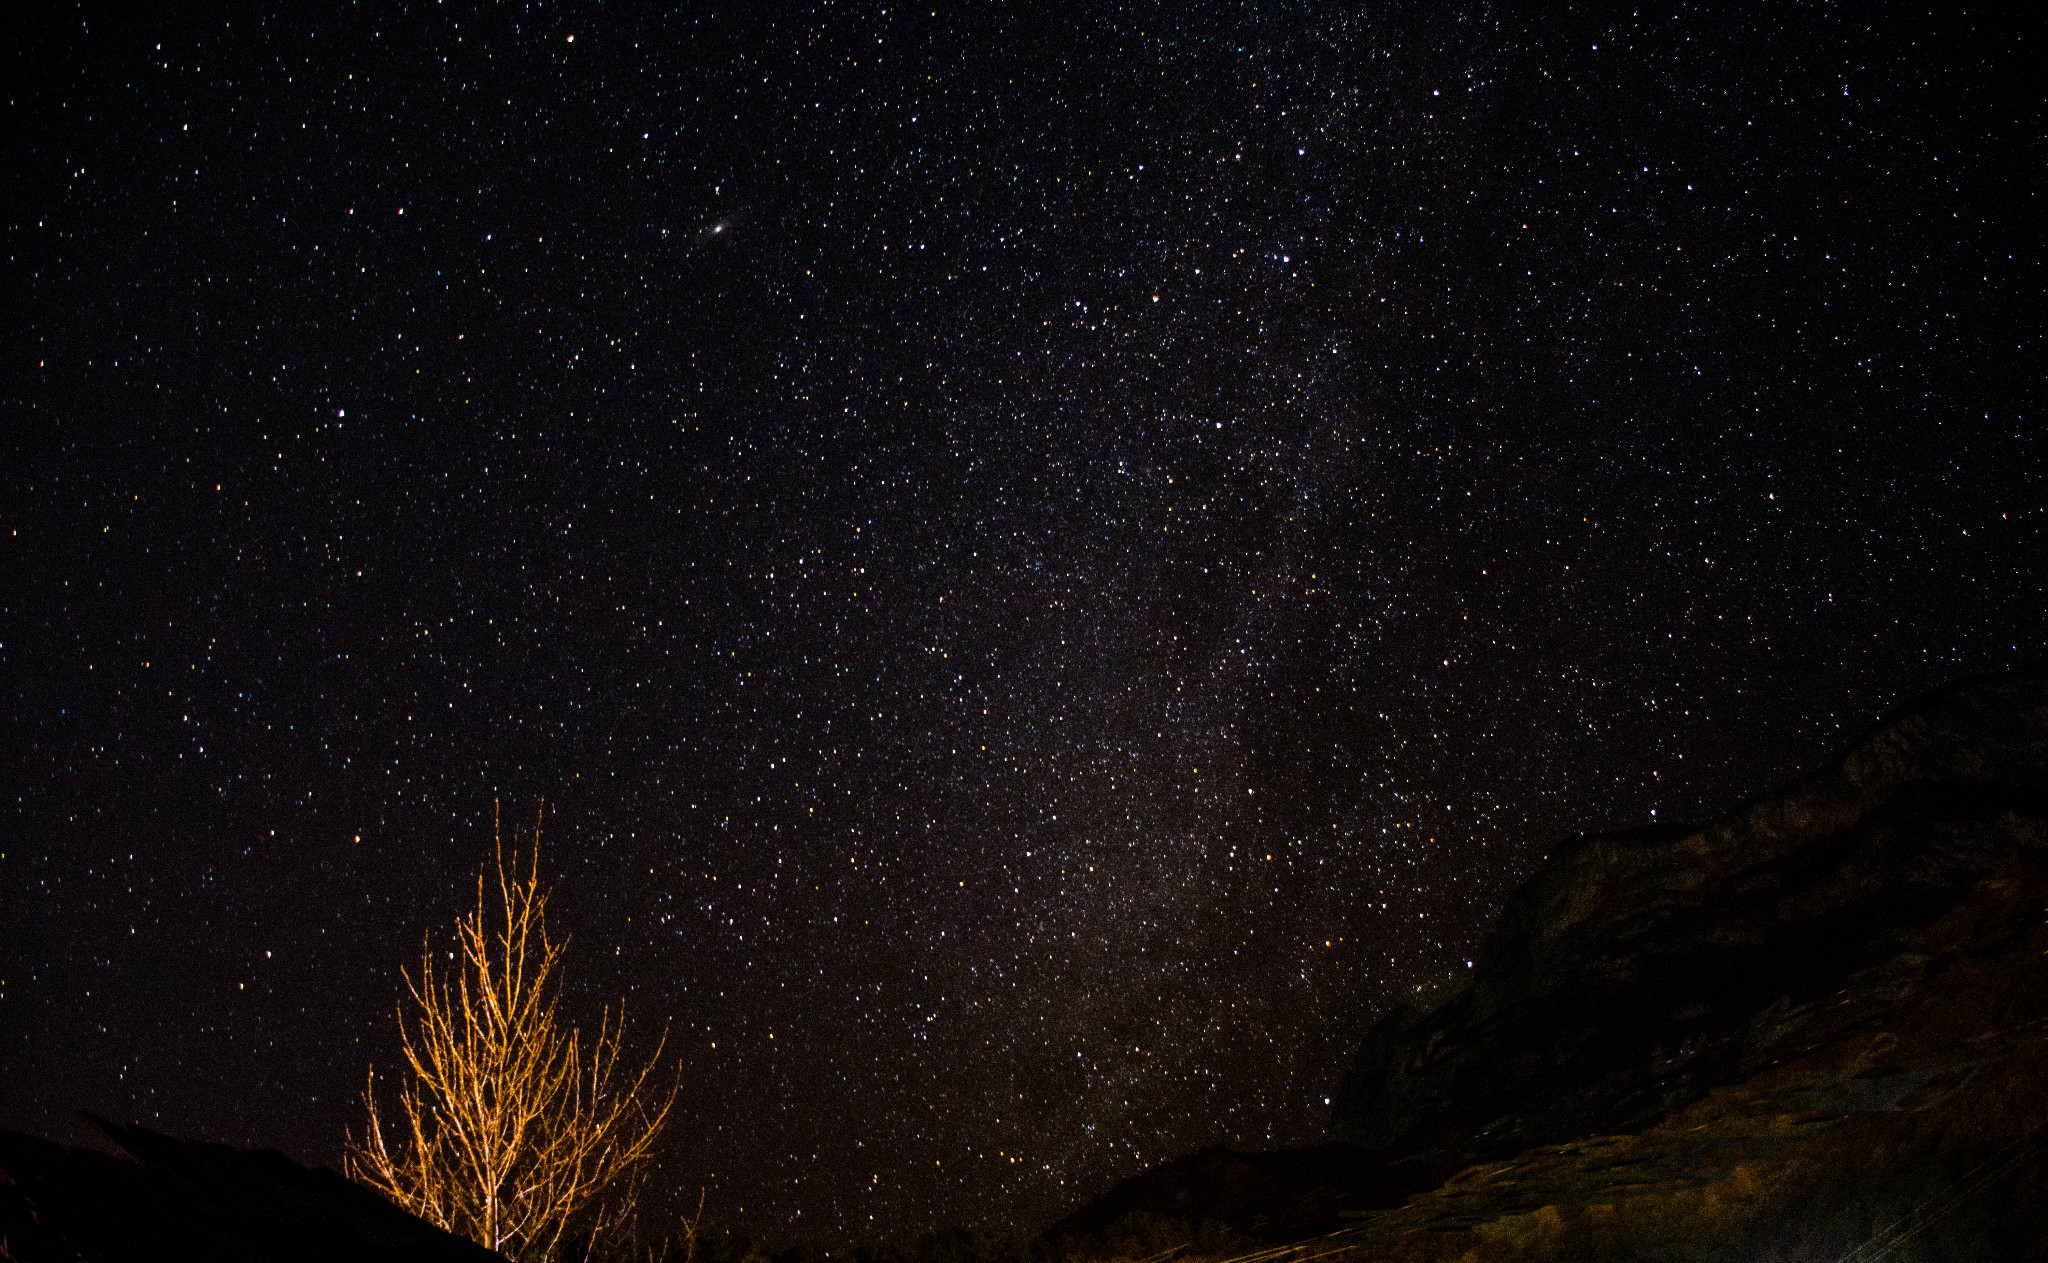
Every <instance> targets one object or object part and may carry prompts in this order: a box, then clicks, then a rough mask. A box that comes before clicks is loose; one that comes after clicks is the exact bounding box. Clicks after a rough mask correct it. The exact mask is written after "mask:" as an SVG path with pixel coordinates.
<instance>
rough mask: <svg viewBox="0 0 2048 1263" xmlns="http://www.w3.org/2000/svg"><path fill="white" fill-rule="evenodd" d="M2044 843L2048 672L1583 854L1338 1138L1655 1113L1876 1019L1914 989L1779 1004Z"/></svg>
mask: <svg viewBox="0 0 2048 1263" xmlns="http://www.w3.org/2000/svg"><path fill="white" fill-rule="evenodd" d="M2029 852H2031V853H2037V854H2038V853H2048V679H2044V677H2043V675H2041V674H2040V673H2031V674H2027V675H2019V676H2007V677H1999V678H1996V679H1989V680H1979V681H1973V682H1970V683H1966V684H1963V685H1960V686H1957V687H1954V688H1951V689H1948V690H1944V691H1943V692H1941V693H1938V694H1936V695H1934V696H1932V697H1929V698H1927V699H1925V700H1923V701H1922V702H1920V703H1919V704H1918V705H1916V706H1914V707H1912V708H1910V709H1909V710H1907V711H1906V712H1905V713H1903V714H1900V715H1898V716H1896V717H1894V718H1893V719H1891V720H1889V721H1887V722H1885V723H1884V724H1882V725H1880V726H1879V727H1878V728H1876V729H1875V730H1874V731H1872V732H1871V733H1870V734H1868V735H1867V736H1866V737H1865V738H1864V739H1863V740H1861V741H1859V742H1857V743H1856V745H1855V746H1854V747H1853V748H1852V749H1851V750H1850V751H1849V753H1848V754H1847V755H1846V756H1845V757H1843V758H1842V759H1841V760H1840V761H1839V762H1838V763H1836V764H1835V765H1834V766H1832V767H1829V768H1827V769H1826V770H1824V771H1822V772H1820V773H1818V774H1816V775H1814V776H1812V777H1809V778H1808V779H1807V780H1805V781H1803V782H1801V783H1800V784H1797V785H1795V786H1793V787H1791V788H1790V789H1788V790H1785V791H1783V792H1780V793H1775V794H1772V795H1769V796H1767V797H1765V798H1763V799H1761V800H1759V801H1757V802H1755V803H1753V804H1752V805H1751V806H1749V807H1748V808H1747V809H1745V810H1742V811H1739V812H1737V813H1736V814H1735V815H1734V816H1733V817H1732V818H1730V819H1728V820H1725V821H1722V822H1721V823H1719V824H1716V825H1713V826H1711V827H1709V828H1706V829H1701V830H1697V831H1691V832H1687V831H1677V830H1674V831H1671V832H1638V833H1626V834H1617V835H1612V836H1607V837H1590V838H1580V839H1577V840H1574V841H1572V842H1570V843H1568V844H1566V845H1565V846H1564V847H1563V848H1562V849H1561V850H1560V852H1559V853H1558V854H1557V855H1556V856H1555V857H1554V858H1553V859H1552V860H1551V862H1550V864H1549V865H1548V866H1547V867H1545V868H1544V869H1543V870H1542V871H1541V872H1539V873H1538V874H1537V875H1536V876H1535V878H1534V879H1532V880H1531V881H1530V882H1529V883H1528V884H1527V885H1525V886H1524V887H1523V888H1522V889H1521V890H1520V891H1518V892H1516V894H1515V896H1514V897H1513V898H1512V899H1511V900H1510V901H1509V904H1508V907H1507V911H1506V913H1505V914H1504V915H1503V917H1502V918H1501V922H1500V925H1499V927H1498V929H1497V930H1496V931H1495V932H1494V934H1493V936H1492V938H1491V940H1490V941H1489V943H1488V944H1487V946H1486V947H1485V949H1484V950H1483V952H1482V954H1481V956H1480V957H1479V959H1478V961H1477V963H1476V968H1475V969H1474V971H1473V973H1474V976H1473V979H1472V982H1471V984H1470V986H1469V987H1468V988H1467V989H1466V990H1465V991H1464V992H1463V993H1462V994H1459V995H1456V996H1453V997H1452V998H1450V999H1449V1000H1448V1001H1447V1002H1445V1003H1443V1004H1440V1005H1438V1006H1437V1007H1436V1008H1435V1009H1434V1010H1433V1011H1430V1012H1428V1013H1418V1012H1414V1011H1399V1012H1396V1013H1394V1014H1392V1015H1390V1016H1389V1017H1387V1018H1386V1019H1384V1020H1383V1021H1381V1022H1380V1024H1379V1025H1378V1026H1377V1027H1376V1028H1375V1029H1374V1030H1373V1031H1372V1033H1371V1035H1370V1036H1369V1037H1368V1038H1367V1040H1366V1044H1365V1047H1364V1049H1363V1050H1362V1051H1361V1052H1360V1054H1359V1056H1358V1059H1357V1061H1356V1063H1355V1064H1354V1066H1353V1068H1352V1070H1351V1072H1350V1073H1349V1074H1348V1075H1347V1076H1346V1077H1345V1080H1344V1082H1343V1085H1342V1086H1341V1088H1340V1089H1339V1093H1338V1096H1337V1098H1336V1102H1335V1106H1334V1109H1333V1111H1332V1118H1331V1125H1332V1129H1333V1131H1334V1132H1335V1133H1336V1135H1337V1136H1338V1137H1339V1138H1341V1139H1344V1140H1348V1141H1350V1142H1352V1143H1354V1144H1357V1145H1359V1146H1361V1147H1363V1148H1366V1149H1368V1150H1374V1151H1381V1152H1387V1151H1394V1152H1404V1153H1440V1154H1442V1155H1443V1156H1444V1157H1446V1158H1454V1159H1461V1160H1466V1161H1472V1160H1479V1159H1482V1158H1487V1157H1497V1156H1501V1155H1505V1154H1511V1153H1515V1152H1518V1151H1520V1150H1522V1149H1525V1148H1527V1147H1529V1146H1531V1145H1540V1144H1550V1143H1555V1142H1558V1141H1563V1140H1568V1139H1570V1138H1572V1137H1575V1136H1580V1135H1584V1134H1587V1133H1589V1132H1599V1131H1613V1130H1624V1129H1630V1128H1633V1127H1639V1126H1643V1125H1646V1124H1648V1123H1651V1122H1654V1121H1655V1120H1657V1119H1658V1118H1661V1117H1663V1116H1664V1115H1666V1114H1668V1113H1670V1112H1671V1111H1672V1110H1673V1109H1675V1108H1677V1107H1679V1106H1681V1105H1684V1104H1686V1103H1687V1102H1689V1101H1691V1100H1693V1099H1696V1098H1698V1097H1699V1096H1701V1095H1703V1094H1704V1093H1705V1092H1706V1091H1707V1090H1708V1089H1709V1088H1712V1087H1714V1086H1717V1085H1719V1084H1724V1083H1728V1082H1732V1081H1735V1080H1737V1079H1740V1078H1743V1077H1746V1075H1747V1073H1749V1072H1752V1071H1754V1070H1755V1069H1757V1068H1760V1067H1762V1066H1764V1065H1767V1064H1771V1063H1773V1062H1774V1061H1780V1060H1783V1059H1785V1058H1786V1057H1789V1056H1792V1055H1795V1054H1796V1053H1798V1052H1800V1051H1803V1050H1805V1049H1806V1048H1808V1047H1810V1046H1812V1045H1813V1044H1814V1042H1815V1041H1816V1040H1825V1039H1833V1038H1840V1037H1841V1036H1843V1035H1845V1034H1846V1033H1848V1032H1849V1031H1851V1030H1853V1029H1856V1028H1858V1027H1867V1026H1868V1025H1869V1024H1870V1023H1872V1022H1878V1021H1881V1020H1882V1019H1883V1016H1884V1013H1885V1012H1886V1009H1887V1003H1886V1002H1887V1000H1888V999H1896V998H1897V997H1896V995H1894V994H1892V993H1893V991H1894V990H1895V988H1896V986H1897V985H1900V980H1898V979H1893V980H1891V981H1890V982H1889V983H1887V982H1882V981H1879V980H1876V979H1866V980H1865V982H1866V985H1865V986H1863V987H1861V988H1858V989H1856V993H1855V994H1854V995H1853V996H1849V997H1845V1003H1844V1004H1843V1005H1840V1006H1837V1007H1836V1008H1834V1009H1832V1010H1830V1012H1829V1014H1828V1016H1827V1017H1826V1018H1825V1019H1808V1020H1805V1021H1786V1020H1784V1015H1785V1014H1786V1013H1787V1012H1788V1011H1789V1010H1791V1009H1793V1008H1795V1007H1798V1006H1802V1005H1805V1004H1807V1003H1808V1002H1810V1001H1812V1000H1815V999H1817V998H1819V997H1823V996H1828V995H1831V994H1833V993H1835V992H1837V991H1839V990H1841V989H1842V988H1843V987H1844V985H1845V984H1847V983H1848V982H1849V981H1850V979H1851V978H1852V977H1853V976H1855V975H1857V974H1858V973H1859V972H1860V971H1863V970H1865V969H1868V968H1869V967H1870V966H1873V965H1876V964H1879V963H1880V962H1885V961H1890V960H1893V959H1894V958H1895V957H1897V956H1898V954H1899V953H1900V951H1901V949H1902V948H1903V947H1904V946H1905V945H1906V944H1907V943H1908V941H1909V940H1911V939H1912V938H1913V936H1914V935H1916V934H1917V933H1919V932H1920V931H1921V930H1923V929H1924V928H1925V927H1927V926H1929V925H1931V924H1933V923H1934V922H1935V921H1936V920H1937V919H1939V918H1940V917H1941V916H1942V915H1943V914H1944V913H1945V912H1947V911H1948V910H1949V909H1950V908H1951V907H1953V906H1954V905H1955V904H1956V903H1957V902H1958V901H1960V900H1961V899H1963V898H1964V897H1965V896H1966V895H1968V894H1969V892H1971V891H1972V890H1973V889H1975V888H1976V887H1977V886H1978V885H1979V884H1980V883H1981V882H1983V881H1984V880H1985V879H1986V878H1987V877H1989V876H1990V875H1991V874H1992V873H1993V872H1995V871H1996V870H1998V869H1999V868H2000V867H2001V866H2003V865H2005V864H2006V863H2008V862H2009V861H2011V860H2012V859H2013V858H2014V857H2015V856H2017V855H2020V854H2022V853H2029ZM1816 1021H1821V1022H1822V1025H1821V1026H1820V1027H1816V1025H1815V1022H1816Z"/></svg>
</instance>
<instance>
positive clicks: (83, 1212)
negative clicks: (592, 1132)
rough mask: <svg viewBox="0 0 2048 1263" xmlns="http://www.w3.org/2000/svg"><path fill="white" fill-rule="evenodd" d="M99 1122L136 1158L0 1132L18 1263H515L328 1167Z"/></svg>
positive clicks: (11, 1257) (3, 1240) (9, 1228)
mask: <svg viewBox="0 0 2048 1263" xmlns="http://www.w3.org/2000/svg"><path fill="white" fill-rule="evenodd" d="M93 1122H94V1123H95V1125H97V1126H98V1127H99V1128H100V1129H101V1130H102V1131H104V1132H105V1133H106V1134H107V1138H108V1139H109V1140H111V1141H113V1142H114V1143H115V1144H116V1145H117V1146H119V1147H120V1149H121V1150H122V1151H123V1153H124V1154H126V1155H127V1156H125V1157H115V1156H113V1155H110V1154H104V1153H96V1152H93V1151H91V1150H87V1149H70V1148H66V1147H64V1146H62V1145H54V1144H50V1143H49V1142H47V1141H42V1140H37V1139H34V1138H32V1137H29V1136H24V1135H21V1134H19V1133H16V1132H10V1131H4V1130H0V1260H6V1261H8V1263H130V1261H131V1260H133V1261H135V1263H141V1261H143V1260H185V1259H191V1260H199V1259H206V1260H214V1261H217V1263H258V1261H261V1263H273V1261H276V1263H282V1261H283V1260H303V1261H305V1263H327V1261H329V1260H332V1261H333V1263H342V1260H365V1261H377V1263H504V1257H503V1256H502V1255H499V1254H496V1253H494V1252H492V1251H490V1250H486V1249H484V1248H483V1247H481V1246H478V1245H475V1244H472V1243H471V1242H468V1241H465V1240H463V1239H462V1238H460V1237H456V1236H453V1235H450V1234H449V1233H446V1232H443V1231H442V1230H441V1229H439V1228H436V1227H434V1226H433V1225H432V1224H429V1223H427V1222H426V1221H424V1220H421V1219H417V1218H414V1217H413V1216H412V1215H409V1214H407V1213H406V1212H404V1211H402V1210H400V1209H398V1207H396V1206H393V1205H392V1204H391V1203H389V1202H387V1201H385V1200H384V1199H383V1198H381V1197H379V1196H378V1195H377V1194H375V1193H373V1192H371V1191H370V1190H368V1189H366V1188H364V1187H362V1186H361V1185H359V1184H355V1183H353V1182H351V1181H349V1180H346V1179H344V1178H342V1177H341V1176H339V1175H337V1174H335V1173H334V1172H333V1171H329V1170H326V1169H325V1168H319V1169H309V1168H306V1167H302V1166H300V1165H299V1164H298V1163H296V1162H293V1161H292V1160H291V1159H290V1158H287V1157H285V1156H284V1155H283V1154H281V1153H276V1152H274V1151H270V1150H258V1151H253V1152H252V1151H249V1150H244V1149H236V1148H234V1147H232V1146H229V1145H218V1144H209V1143H207V1142H204V1141H197V1140H177V1139H173V1138H172V1137H169V1136H164V1135H160V1134H158V1133H156V1132H153V1131H150V1130H149V1129H147V1128H144V1127H120V1126H116V1125H114V1124H111V1123H104V1122H100V1120H98V1119H94V1120H93Z"/></svg>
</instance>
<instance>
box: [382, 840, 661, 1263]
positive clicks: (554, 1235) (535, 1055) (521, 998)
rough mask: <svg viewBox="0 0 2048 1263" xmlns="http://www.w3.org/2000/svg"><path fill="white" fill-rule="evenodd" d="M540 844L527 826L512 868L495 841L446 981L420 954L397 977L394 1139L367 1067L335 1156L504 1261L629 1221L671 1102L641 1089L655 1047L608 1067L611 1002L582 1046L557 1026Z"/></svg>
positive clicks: (612, 1048) (616, 1038) (459, 927)
mask: <svg viewBox="0 0 2048 1263" xmlns="http://www.w3.org/2000/svg"><path fill="white" fill-rule="evenodd" d="M539 841H540V826H539V823H538V821H536V823H535V826H534V846H533V849H532V855H531V856H530V858H529V860H528V862H527V864H526V865H525V868H524V871H523V872H522V871H520V865H519V862H518V857H516V856H515V857H514V859H513V862H512V864H511V865H510V866H509V867H508V866H507V863H506V857H505V853H504V847H503V843H502V839H501V840H500V843H499V847H498V852H497V863H496V877H497V890H496V900H495V904H493V902H492V901H490V900H489V899H487V893H488V890H487V887H486V885H485V882H484V878H483V876H482V875H479V876H478V878H477V904H476V910H475V911H474V912H472V913H471V914H470V915H468V916H466V917H464V918H462V920H460V921H459V922H457V923H456V941H457V945H458V947H459V949H460V955H461V961H460V964H459V965H458V967H457V968H456V970H455V971H454V972H455V977H454V978H453V979H452V980H451V979H449V978H448V977H446V976H445V975H444V974H443V973H442V972H441V971H439V970H437V969H436V967H435V963H434V953H433V951H432V950H431V948H427V949H424V950H423V951H422V954H421V958H420V970H419V976H418V977H417V978H415V977H414V976H413V975H412V974H411V973H408V974H407V975H406V986H407V989H408V993H409V1003H402V1004H401V1005H400V1010H399V1032H400V1037H401V1040H402V1046H403V1048H404V1052H405V1059H406V1064H407V1065H408V1066H409V1067H410V1068H411V1075H410V1076H409V1078H408V1081H407V1082H406V1083H405V1084H404V1085H403V1087H402V1088H401V1089H400V1092H399V1096H398V1105H399V1111H400V1113H401V1114H402V1115H403V1117H404V1131H403V1133H402V1138H401V1139H398V1140H397V1141H396V1142H395V1143H394V1142H392V1141H388V1140H387V1138H386V1133H385V1128H384V1123H383V1119H382V1117H381V1112H380V1111H379V1109H378V1108H377V1102H376V1097H375V1091H376V1071H375V1070H374V1069H373V1070H372V1071H371V1072H370V1081H369V1088H368V1090H367V1092H366V1094H365V1099H366V1101H367V1102H368V1105H369V1122H368V1128H367V1130H366V1133H365V1135H364V1138H363V1140H362V1141H361V1142H360V1143H357V1142H355V1141H354V1140H353V1139H351V1142H350V1146H349V1155H348V1170H349V1174H351V1175H353V1176H354V1177H355V1178H357V1179H359V1180H362V1181H363V1182H364V1183H366V1184H369V1185H370V1186H372V1187H373V1188H376V1189H378V1190H379V1191H380V1192H382V1193H384V1194H385V1195H386V1196H388V1197H390V1198H391V1199H392V1200H393V1201H395V1202H397V1203H398V1204H399V1205H401V1206H403V1207H405V1208H406V1209H407V1210H410V1211H412V1212H413V1213H414V1214H417V1215H419V1216H421V1217H423V1218H425V1219H428V1220H430V1221H432V1222H433V1223H436V1224H439V1225H440V1226H442V1227H444V1228H447V1229H448V1230H450V1231H452V1232H457V1233H461V1234H462V1235H463V1236H466V1237H469V1238H471V1239H472V1240H475V1241H477V1242H480V1243H482V1244H484V1245H487V1246H490V1247H491V1248H492V1249H495V1250H499V1251H501V1252H503V1253H504V1254H506V1255H507V1256H508V1257H510V1258H512V1259H514V1260H516V1261H518V1263H530V1261H534V1260H543V1259H551V1258H553V1257H554V1255H555V1253H556V1251H557V1250H558V1248H559V1247H560V1246H561V1245H562V1244H563V1243H564V1241H565V1240H567V1239H569V1238H571V1237H572V1235H573V1237H575V1238H576V1239H584V1240H588V1241H590V1242H592V1243H595V1242H597V1241H599V1240H600V1239H602V1238H604V1237H605V1236H606V1235H607V1234H609V1233H611V1232H612V1231H613V1230H615V1229H617V1228H618V1227H619V1226H620V1225H621V1223H622V1222H623V1221H625V1220H626V1219H627V1218H628V1217H629V1216H630V1215H631V1214H632V1210H633V1205H634V1202H635V1200H636V1198H637V1195H638V1193H639V1182H640V1179H641V1178H642V1177H643V1176H644V1174H645V1172H646V1169H647V1164H648V1160H649V1158H650V1157H651V1156H652V1153H653V1148H654V1142H655V1139H656V1137H658V1136H659V1135H660V1133H661V1129H662V1126H663V1125H664V1124H665V1123H666V1122H667V1121H668V1114H669V1110H670V1108H671V1107H672V1106H673V1105H674V1103H675V1097H676V1086H675V1085H671V1086H670V1087H669V1089H668V1092H667V1094H666V1095H665V1096H660V1097H658V1099H657V1097H656V1095H655V1093H652V1092H650V1091H649V1090H648V1081H649V1078H650V1076H651V1075H652V1074H653V1072H654V1068H655V1066H656V1064H657V1063H658V1062H659V1061H660V1058H661V1051H662V1050H661V1048H657V1049H656V1051H655V1055H654V1057H653V1058H652V1059H650V1060H649V1061H648V1062H647V1063H646V1064H645V1065H643V1066H641V1067H640V1068H639V1069H638V1070H636V1071H626V1070H624V1069H623V1068H622V1066H621V1060H620V1056H621V1053H620V1045H621V1041H622V1040H623V1037H624V1035H625V1029H626V1020H625V1012H624V1009H623V1007H621V1008H620V1009H619V1010H618V1011H617V1013H616V1015H615V1014H614V1012H613V1011H612V1010H610V1009H607V1010H605V1012H604V1014H603V1016H602V1017H601V1018H600V1020H599V1023H598V1030H597V1034H596V1038H595V1039H593V1040H592V1041H591V1042H590V1044H589V1046H588V1048H587V1049H586V1047H585V1045H584V1042H583V1038H582V1034H581V1032H579V1031H578V1030H577V1029H576V1028H575V1027H574V1026H568V1027H565V1026H564V1025H563V1024H562V1019H561V1013H560V1002H561V985H560V978H559V977H558V970H559V967H560V964H561V959H562V952H563V948H564V947H565V946H566V945H565V944H562V943H557V942H555V941H553V940H551V939H550V938H549V937H548V933H547V926H546V913H547V898H548V897H547V892H546V891H544V890H543V889H542V888H541V885H540V857H539ZM666 1042H667V1041H666V1039H664V1040H663V1047H665V1046H666Z"/></svg>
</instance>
